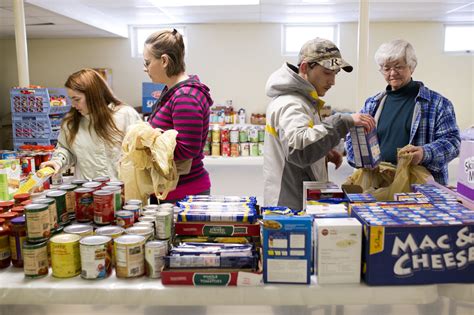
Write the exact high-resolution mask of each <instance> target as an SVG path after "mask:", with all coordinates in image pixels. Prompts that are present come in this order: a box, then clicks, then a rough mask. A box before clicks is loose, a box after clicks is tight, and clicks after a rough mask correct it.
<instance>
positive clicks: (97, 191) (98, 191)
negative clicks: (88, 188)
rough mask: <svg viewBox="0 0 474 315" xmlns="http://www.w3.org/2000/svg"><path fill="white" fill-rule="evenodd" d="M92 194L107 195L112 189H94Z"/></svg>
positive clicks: (110, 193) (111, 193)
mask: <svg viewBox="0 0 474 315" xmlns="http://www.w3.org/2000/svg"><path fill="white" fill-rule="evenodd" d="M92 194H93V195H94V196H109V195H113V194H114V192H113V191H108V190H96V191H94V192H93V193H92Z"/></svg>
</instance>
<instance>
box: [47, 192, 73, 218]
mask: <svg viewBox="0 0 474 315" xmlns="http://www.w3.org/2000/svg"><path fill="white" fill-rule="evenodd" d="M46 197H47V198H52V199H54V201H55V204H56V217H57V219H58V224H59V225H62V226H64V225H66V224H68V223H69V222H71V219H70V218H69V215H68V213H67V211H66V192H65V191H62V190H53V191H50V192H48V193H47V194H46Z"/></svg>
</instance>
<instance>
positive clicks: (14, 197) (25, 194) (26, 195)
mask: <svg viewBox="0 0 474 315" xmlns="http://www.w3.org/2000/svg"><path fill="white" fill-rule="evenodd" d="M30 196H31V195H30V194H29V193H23V194H15V195H13V199H15V200H16V199H29V198H30Z"/></svg>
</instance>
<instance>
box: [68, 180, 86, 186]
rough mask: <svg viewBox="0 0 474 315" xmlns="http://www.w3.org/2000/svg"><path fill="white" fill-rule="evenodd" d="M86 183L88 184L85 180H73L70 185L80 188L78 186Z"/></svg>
mask: <svg viewBox="0 0 474 315" xmlns="http://www.w3.org/2000/svg"><path fill="white" fill-rule="evenodd" d="M87 182H88V180H87V179H74V180H72V181H71V184H72V185H76V186H77V187H80V186H82V185H84V184H85V183H87Z"/></svg>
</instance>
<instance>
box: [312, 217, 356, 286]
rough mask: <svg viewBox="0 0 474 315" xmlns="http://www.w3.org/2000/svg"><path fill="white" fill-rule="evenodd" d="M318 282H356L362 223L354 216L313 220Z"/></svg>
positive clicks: (315, 267) (315, 265)
mask: <svg viewBox="0 0 474 315" xmlns="http://www.w3.org/2000/svg"><path fill="white" fill-rule="evenodd" d="M314 242H315V250H314V253H315V256H314V270H315V273H316V275H317V282H318V283H319V284H323V283H359V282H360V274H361V251H362V225H361V224H360V222H359V221H358V220H357V219H355V218H332V219H315V220H314Z"/></svg>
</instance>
